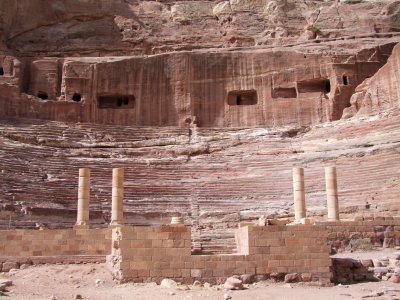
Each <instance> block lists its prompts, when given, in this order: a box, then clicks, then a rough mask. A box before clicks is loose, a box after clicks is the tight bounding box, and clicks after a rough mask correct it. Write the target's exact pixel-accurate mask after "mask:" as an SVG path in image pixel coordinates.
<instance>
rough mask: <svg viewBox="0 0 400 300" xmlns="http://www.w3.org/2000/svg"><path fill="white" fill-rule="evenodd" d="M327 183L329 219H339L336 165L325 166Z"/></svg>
mask: <svg viewBox="0 0 400 300" xmlns="http://www.w3.org/2000/svg"><path fill="white" fill-rule="evenodd" d="M325 185H326V200H327V206H328V221H339V200H338V191H337V178H336V167H325Z"/></svg>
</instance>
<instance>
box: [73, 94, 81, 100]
mask: <svg viewBox="0 0 400 300" xmlns="http://www.w3.org/2000/svg"><path fill="white" fill-rule="evenodd" d="M72 100H73V101H75V102H80V101H81V100H82V95H81V94H79V93H75V94H73V95H72Z"/></svg>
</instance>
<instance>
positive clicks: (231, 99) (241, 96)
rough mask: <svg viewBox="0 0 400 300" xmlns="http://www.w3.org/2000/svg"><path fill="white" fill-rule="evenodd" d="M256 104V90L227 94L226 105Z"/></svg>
mask: <svg viewBox="0 0 400 300" xmlns="http://www.w3.org/2000/svg"><path fill="white" fill-rule="evenodd" d="M257 103H258V97H257V91H256V90H239V91H230V92H229V93H228V105H256V104H257Z"/></svg>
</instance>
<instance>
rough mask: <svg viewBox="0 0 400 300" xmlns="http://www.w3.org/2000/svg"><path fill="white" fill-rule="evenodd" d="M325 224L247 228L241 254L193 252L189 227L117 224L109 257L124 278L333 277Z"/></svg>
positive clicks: (242, 235) (241, 240)
mask: <svg viewBox="0 0 400 300" xmlns="http://www.w3.org/2000/svg"><path fill="white" fill-rule="evenodd" d="M326 237H327V232H326V231H325V227H324V226H304V225H300V226H270V227H243V228H240V229H238V230H237V244H238V250H239V251H238V254H237V255H236V254H234V255H193V256H192V255H191V252H190V247H191V240H190V232H189V228H187V227H183V226H168V227H118V228H115V229H114V230H113V234H112V240H113V248H112V254H111V255H110V256H109V257H108V261H109V263H110V264H111V266H112V268H113V273H114V277H115V278H116V279H117V280H119V281H121V282H124V281H135V282H142V281H146V280H152V281H156V282H160V281H161V280H162V279H163V278H165V277H168V278H174V279H175V280H178V281H181V282H187V283H189V282H193V281H194V280H197V279H201V280H203V281H208V282H214V283H215V282H222V281H223V280H224V279H226V278H227V277H229V276H232V275H234V274H237V275H240V274H253V275H258V274H260V275H261V274H262V275H271V274H273V273H275V274H276V273H281V274H285V273H294V272H296V273H300V274H301V277H302V279H303V280H304V281H309V280H319V281H323V282H326V281H329V280H330V277H331V273H330V266H331V260H330V258H329V251H328V250H329V249H328V246H327V243H326Z"/></svg>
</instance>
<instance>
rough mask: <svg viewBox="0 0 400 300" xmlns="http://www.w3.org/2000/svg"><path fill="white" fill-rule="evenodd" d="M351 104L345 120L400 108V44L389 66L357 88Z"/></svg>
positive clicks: (390, 59) (391, 57) (345, 113)
mask: <svg viewBox="0 0 400 300" xmlns="http://www.w3.org/2000/svg"><path fill="white" fill-rule="evenodd" d="M350 103H351V107H349V108H347V109H346V110H345V112H344V116H343V117H345V118H348V117H351V116H353V115H354V114H357V115H369V114H373V113H374V114H376V113H380V112H383V111H388V110H398V109H399V108H400V44H399V45H397V46H396V47H395V48H394V50H393V53H392V55H391V56H390V58H389V60H388V62H387V64H386V65H385V66H384V67H382V68H381V69H380V70H379V71H378V72H377V73H376V74H375V75H374V76H372V77H370V78H368V79H366V80H365V81H364V82H363V83H362V84H360V85H359V86H358V87H357V88H356V92H355V93H354V94H353V96H352V97H351V100H350Z"/></svg>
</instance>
